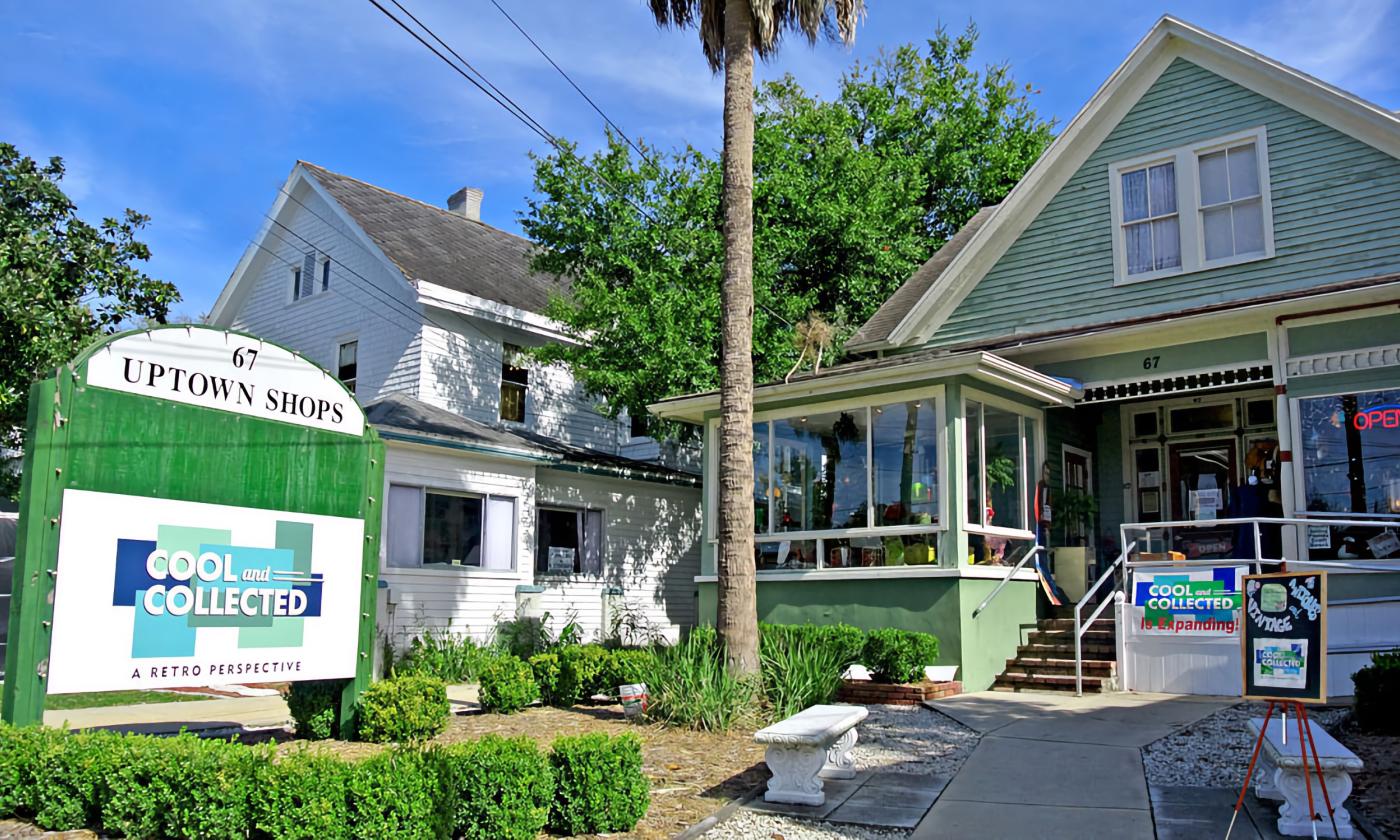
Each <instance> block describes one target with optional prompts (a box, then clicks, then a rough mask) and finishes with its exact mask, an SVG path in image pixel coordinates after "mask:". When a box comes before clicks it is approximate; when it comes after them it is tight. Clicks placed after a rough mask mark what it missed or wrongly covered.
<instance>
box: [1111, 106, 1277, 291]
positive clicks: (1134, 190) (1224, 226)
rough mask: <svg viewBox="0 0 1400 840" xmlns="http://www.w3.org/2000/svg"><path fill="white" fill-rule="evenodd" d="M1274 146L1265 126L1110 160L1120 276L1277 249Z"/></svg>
mask: <svg viewBox="0 0 1400 840" xmlns="http://www.w3.org/2000/svg"><path fill="white" fill-rule="evenodd" d="M1267 146H1268V144H1267V141H1266V136H1265V132H1264V129H1263V128H1262V127H1261V128H1256V129H1251V130H1249V131H1244V132H1240V133H1238V134H1234V135H1230V136H1227V137H1217V138H1212V139H1210V140H1206V141H1204V142H1200V143H1193V144H1191V145H1189V146H1182V147H1180V148H1176V149H1167V150H1164V151H1161V152H1155V153H1153V154H1150V155H1147V156H1144V157H1141V158H1135V159H1133V160H1126V161H1119V162H1117V163H1114V164H1112V165H1110V166H1109V185H1110V186H1109V189H1110V206H1111V208H1112V217H1113V232H1114V239H1113V258H1114V260H1113V261H1114V282H1115V283H1117V284H1128V283H1137V282H1141V281H1145V280H1153V279H1156V278H1159V277H1165V276H1170V275H1175V274H1182V273H1186V272H1192V271H1201V270H1203V269H1209V268H1216V267H1219V266H1224V265H1232V264H1234V263H1239V262H1246V261H1249V260H1257V259H1264V258H1267V257H1271V256H1273V220H1272V215H1271V209H1270V203H1269V177H1268V173H1269V166H1268V152H1267Z"/></svg>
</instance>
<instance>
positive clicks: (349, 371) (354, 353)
mask: <svg viewBox="0 0 1400 840" xmlns="http://www.w3.org/2000/svg"><path fill="white" fill-rule="evenodd" d="M359 374H360V342H359V341H346V342H344V343H342V344H341V345H340V346H339V347H338V348H337V349H336V352H335V375H336V377H337V378H339V379H340V381H341V382H344V383H345V387H346V388H348V389H350V393H352V394H353V393H355V380H356V379H358V378H359Z"/></svg>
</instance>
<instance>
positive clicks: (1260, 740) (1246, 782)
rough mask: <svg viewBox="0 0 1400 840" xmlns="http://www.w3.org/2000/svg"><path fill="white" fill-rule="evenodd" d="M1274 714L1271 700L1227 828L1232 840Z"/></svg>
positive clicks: (1228, 835) (1227, 833)
mask: <svg viewBox="0 0 1400 840" xmlns="http://www.w3.org/2000/svg"><path fill="white" fill-rule="evenodd" d="M1273 716H1274V701H1273V700H1270V701H1269V708H1268V711H1266V712H1264V725H1263V726H1261V727H1259V737H1258V738H1257V739H1255V741H1254V754H1253V755H1251V756H1250V757H1249V769H1248V770H1245V772H1244V786H1243V787H1241V788H1240V797H1239V799H1236V800H1235V813H1234V816H1232V817H1230V827H1229V828H1227V829H1226V830H1225V840H1230V832H1231V831H1234V829H1235V817H1238V816H1239V815H1240V808H1242V807H1244V795H1245V793H1246V792H1247V791H1248V790H1249V779H1250V777H1251V776H1253V775H1254V763H1255V762H1257V761H1258V760H1259V748H1260V747H1262V746H1263V745H1264V735H1265V734H1267V733H1268V731H1269V718H1271V717H1273Z"/></svg>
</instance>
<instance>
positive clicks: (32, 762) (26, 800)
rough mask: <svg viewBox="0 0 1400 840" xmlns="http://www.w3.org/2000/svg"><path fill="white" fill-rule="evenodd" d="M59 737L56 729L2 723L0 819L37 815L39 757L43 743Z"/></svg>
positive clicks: (43, 746) (0, 723)
mask: <svg viewBox="0 0 1400 840" xmlns="http://www.w3.org/2000/svg"><path fill="white" fill-rule="evenodd" d="M59 735H61V733H59V732H58V731H57V730H54V729H42V728H40V727H37V726H27V727H18V726H11V725H10V724H8V723H4V722H0V819H5V818H6V817H20V816H23V817H32V816H33V815H34V809H35V798H36V791H35V787H34V785H35V780H34V772H35V770H36V769H37V768H38V767H39V766H40V765H41V763H42V762H41V760H40V758H39V755H40V753H41V751H42V750H43V749H44V748H45V744H44V741H45V740H46V739H48V738H53V737H58V736H59Z"/></svg>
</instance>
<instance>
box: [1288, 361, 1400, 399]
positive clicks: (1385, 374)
mask: <svg viewBox="0 0 1400 840" xmlns="http://www.w3.org/2000/svg"><path fill="white" fill-rule="evenodd" d="M1390 388H1400V367H1395V366H1392V367H1379V368H1368V369H1366V370H1347V371H1339V372H1337V373H1321V374H1318V375H1317V376H1295V377H1293V378H1292V379H1290V380H1288V396H1290V397H1317V396H1322V395H1324V394H1346V393H1356V392H1359V391H1381V390H1387V389H1390Z"/></svg>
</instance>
